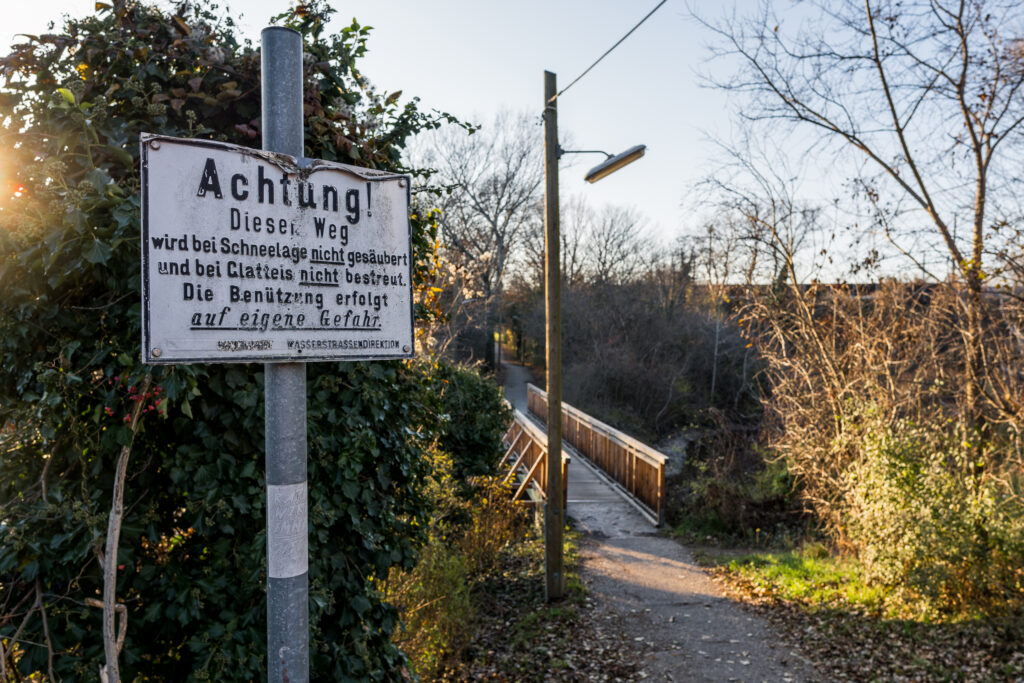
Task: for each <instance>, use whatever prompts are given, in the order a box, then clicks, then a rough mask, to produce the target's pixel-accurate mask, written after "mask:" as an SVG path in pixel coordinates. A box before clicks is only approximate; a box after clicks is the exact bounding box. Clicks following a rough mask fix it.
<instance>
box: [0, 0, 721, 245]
mask: <svg viewBox="0 0 1024 683" xmlns="http://www.w3.org/2000/svg"><path fill="white" fill-rule="evenodd" d="M222 4H224V3H223V2H222ZM227 4H229V5H233V6H235V7H237V8H239V9H242V8H244V12H243V13H242V14H241V16H239V14H238V10H235V11H234V12H233V13H232V14H233V16H235V17H236V19H237V20H238V21H239V25H240V29H241V32H242V35H243V37H249V38H251V39H253V40H254V41H257V40H258V39H259V31H260V29H261V28H262V27H263V26H265V25H266V23H267V19H268V18H269V17H270V16H272V15H274V14H276V13H278V12H280V11H282V10H284V9H287V8H288V7H289V6H290V4H291V3H290V2H288V0H245V1H244V2H242V1H240V0H235V2H233V3H231V2H228V3H227ZM656 4H657V0H643V1H634V2H626V1H625V0H557V1H551V0H548V1H544V0H517V1H516V2H481V0H417V1H415V2H414V1H412V0H348V1H345V2H341V1H336V2H333V3H332V5H333V6H334V7H336V8H337V9H338V13H337V14H336V15H335V19H334V21H335V22H336V25H337V26H338V27H340V26H342V25H345V24H347V23H348V22H350V21H351V19H352V18H356V19H358V21H359V22H360V23H361V24H363V25H368V26H372V27H373V29H374V30H373V32H372V34H371V36H370V41H369V53H368V55H367V57H366V58H365V60H364V61H363V63H362V71H363V73H364V74H366V75H367V76H368V77H369V78H370V80H371V81H372V82H373V83H374V84H375V85H376V86H377V87H378V88H379V89H382V90H387V91H388V92H391V91H394V90H402V91H403V99H404V98H407V97H411V96H414V95H415V96H419V97H420V99H421V101H422V106H423V107H424V108H426V109H430V108H436V109H440V110H443V111H447V112H450V113H452V114H454V115H456V116H458V117H460V118H462V119H467V120H472V121H474V122H478V123H484V124H486V123H487V122H488V121H489V120H490V119H491V118H492V117H493V116H494V114H495V113H497V112H499V111H502V110H511V111H524V112H527V113H531V114H532V113H536V114H537V115H538V116H539V115H540V113H541V110H542V108H543V99H544V97H543V95H544V90H543V85H544V71H545V70H549V71H552V72H554V73H555V74H556V75H557V77H558V85H559V88H562V87H565V86H566V85H568V84H569V82H570V81H572V80H573V79H574V78H576V76H578V75H579V74H580V73H582V72H583V71H584V70H585V69H586V68H587V67H588V66H589V65H590V64H591V63H592V62H593V61H594V60H596V59H597V58H598V57H599V56H600V55H601V54H602V53H603V52H604V51H605V50H607V49H608V48H609V47H611V46H612V45H613V44H614V43H615V42H616V41H617V40H618V39H619V38H620V37H622V36H623V35H624V34H625V33H626V32H627V31H628V30H629V29H630V28H632V27H633V26H634V25H635V24H636V23H637V22H638V21H639V20H640V19H641V18H643V16H644V15H645V14H647V12H649V11H650V10H651V9H652V8H653V7H654V6H655V5H656ZM695 4H697V5H698V6H699V7H700V8H701V10H702V11H703V10H705V9H706V10H707V11H720V10H719V9H718V8H719V7H721V6H723V5H725V4H732V3H718V2H711V1H710V0H696V3H695ZM94 6H95V0H32V2H14V1H12V0H3V2H2V5H0V27H2V28H0V40H2V41H3V43H4V47H7V46H8V45H10V44H11V43H12V42H14V41H15V38H14V36H15V34H17V33H38V32H42V31H45V30H46V25H47V23H48V22H49V21H51V20H55V21H58V22H59V20H60V17H61V16H62V15H64V14H68V15H71V16H84V15H86V14H88V13H90V12H92V11H93V8H94ZM709 39H710V36H709V35H707V32H706V31H705V30H703V29H702V28H701V27H700V26H699V24H697V23H696V22H695V21H693V19H691V18H690V17H689V12H688V9H687V4H686V1H685V0H668V2H667V3H666V4H665V5H664V6H663V7H661V9H659V10H658V11H657V13H655V14H654V15H653V16H652V17H651V18H650V19H649V20H648V21H647V22H646V23H644V25H643V26H641V27H640V28H639V29H637V31H636V32H635V33H633V35H632V36H630V37H629V38H628V39H627V40H626V41H625V42H624V43H623V44H622V45H621V46H619V47H618V48H617V49H616V50H615V51H614V52H612V53H611V54H610V55H608V56H607V57H606V58H605V59H604V60H603V61H602V62H601V63H600V64H599V65H597V66H596V67H595V68H594V69H593V70H592V71H591V72H590V73H589V74H588V75H587V76H586V77H584V78H583V79H582V80H580V81H579V82H578V83H576V84H575V85H574V86H573V87H572V88H571V89H570V90H568V91H567V92H566V93H565V94H564V95H562V96H561V97H560V98H559V100H558V122H559V130H560V132H561V133H562V137H563V139H564V138H565V136H566V135H567V134H568V135H571V137H572V140H573V142H574V147H575V148H577V149H599V150H605V151H607V152H610V153H612V154H616V153H618V152H621V151H623V150H625V149H627V148H629V147H632V146H633V145H636V144H645V145H647V154H646V156H645V157H644V158H643V159H641V160H639V161H637V162H635V163H634V164H632V165H630V166H628V167H626V168H624V169H622V170H620V171H617V172H616V173H614V174H613V175H611V176H608V177H606V178H604V179H602V180H600V181H599V182H597V183H595V184H592V185H591V184H588V183H585V182H584V181H583V175H584V173H585V172H586V171H587V169H589V168H590V167H591V166H592V165H594V164H596V163H598V162H599V161H601V159H602V158H603V157H601V156H600V155H579V156H576V157H575V158H573V157H568V156H567V157H563V164H562V167H561V174H560V181H561V196H562V201H563V203H564V202H565V201H566V200H568V198H569V197H570V196H571V195H576V194H583V195H584V196H585V198H586V199H587V201H588V202H589V203H591V205H592V206H595V207H600V206H601V205H602V204H612V205H621V206H633V207H636V208H637V209H639V211H640V212H641V213H642V214H644V215H645V216H646V217H647V219H648V221H649V226H650V230H651V232H652V234H653V235H654V236H655V237H657V238H659V239H661V240H662V241H664V242H668V241H670V240H672V239H673V238H674V237H675V236H677V235H679V234H681V233H682V232H683V231H684V230H690V231H692V230H694V229H695V228H696V226H695V225H693V222H694V219H693V218H692V217H689V216H687V215H685V214H684V210H683V204H684V199H685V197H686V195H687V192H688V191H689V189H690V188H692V187H693V185H694V184H695V183H696V182H697V181H698V180H699V179H700V178H702V177H703V176H705V175H707V173H708V172H709V171H710V170H711V167H712V165H713V164H714V158H715V155H716V145H715V144H714V142H713V139H714V138H715V137H716V136H717V137H725V136H727V135H728V130H729V121H730V115H729V113H728V109H729V107H728V102H727V100H726V97H725V95H724V94H723V93H721V92H719V91H716V90H713V89H707V88H704V87H701V82H700V78H699V76H698V72H700V71H702V70H707V69H708V68H709V67H708V65H707V64H706V63H705V62H706V58H707V50H706V43H707V41H708V40H709ZM566 162H568V163H566Z"/></svg>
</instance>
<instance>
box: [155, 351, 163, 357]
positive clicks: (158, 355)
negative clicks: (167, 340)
mask: <svg viewBox="0 0 1024 683" xmlns="http://www.w3.org/2000/svg"><path fill="white" fill-rule="evenodd" d="M162 353H163V351H161V350H160V349H153V358H159V357H160V355H161V354H162Z"/></svg>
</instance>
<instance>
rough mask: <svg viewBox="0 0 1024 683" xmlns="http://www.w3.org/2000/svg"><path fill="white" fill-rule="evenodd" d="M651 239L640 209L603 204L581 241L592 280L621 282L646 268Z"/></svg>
mask: <svg viewBox="0 0 1024 683" xmlns="http://www.w3.org/2000/svg"><path fill="white" fill-rule="evenodd" d="M653 246H654V245H653V243H652V241H651V239H650V237H648V235H647V234H646V231H645V227H644V223H643V218H642V216H641V215H640V212H639V211H637V210H636V209H635V208H632V207H622V206H605V207H603V208H602V209H601V210H600V211H599V212H598V213H597V214H595V215H594V217H593V220H592V222H591V223H590V228H589V230H588V231H587V235H586V240H585V241H584V244H583V250H584V255H585V258H586V266H587V268H586V270H587V273H588V276H589V279H590V280H591V281H592V282H595V283H598V284H600V283H624V282H628V281H630V280H633V279H635V278H636V277H637V276H638V275H640V274H641V273H642V272H644V271H645V270H646V267H647V265H648V264H649V262H650V259H651V257H652V250H653Z"/></svg>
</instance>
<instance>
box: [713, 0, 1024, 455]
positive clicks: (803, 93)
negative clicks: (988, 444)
mask: <svg viewBox="0 0 1024 683" xmlns="http://www.w3.org/2000/svg"><path fill="white" fill-rule="evenodd" d="M815 7H816V8H817V12H816V15H817V16H816V17H815V19H814V22H813V24H809V25H807V27H806V29H805V30H796V31H791V30H790V24H789V23H788V21H787V20H788V19H789V18H788V17H780V16H779V15H777V14H776V13H775V11H774V9H773V5H772V4H771V3H764V4H763V5H762V10H761V12H760V14H759V15H758V16H756V17H754V18H753V19H751V20H749V21H744V20H739V19H734V20H732V21H729V22H726V23H724V24H720V25H713V24H711V23H707V24H706V25H707V26H709V27H710V28H712V29H713V30H714V31H716V32H717V34H718V35H719V36H720V37H721V38H722V39H723V41H724V44H725V46H724V47H722V48H721V49H720V54H723V55H729V56H731V57H734V58H739V59H740V60H741V62H742V63H743V64H744V67H743V69H742V71H741V72H740V73H739V75H737V76H736V77H735V78H733V79H732V80H728V81H724V82H719V83H718V84H719V85H721V86H723V87H726V88H729V89H731V90H734V91H740V92H743V93H748V94H750V95H751V97H749V98H748V100H747V102H748V104H747V106H746V107H745V109H744V111H743V115H744V117H745V118H746V119H747V120H748V121H760V122H769V123H770V124H771V125H773V126H774V127H776V128H778V125H779V122H780V121H781V122H791V123H793V124H795V125H796V126H798V127H803V128H806V129H810V130H814V131H817V132H818V133H819V134H820V135H821V138H822V141H823V142H825V143H835V144H836V145H837V146H836V147H833V150H835V149H849V150H856V152H857V153H858V154H859V155H862V158H864V159H866V161H867V164H868V166H867V168H868V169H869V172H867V173H863V174H860V175H859V176H858V179H857V183H858V186H859V188H860V190H861V192H862V196H863V197H864V198H865V199H866V200H867V201H868V202H869V203H870V204H871V206H872V207H873V208H874V209H875V219H876V221H877V225H878V227H879V228H881V229H882V230H883V231H884V233H885V235H886V236H887V237H888V238H889V239H890V240H891V243H892V245H893V246H894V248H895V249H897V250H898V251H899V252H900V253H902V254H903V255H904V256H905V257H906V258H908V259H910V260H911V261H913V262H914V263H917V264H918V265H919V266H921V268H922V270H923V271H926V272H928V271H929V264H928V263H926V262H925V260H924V259H922V251H921V247H922V245H923V243H924V242H922V241H921V239H922V237H923V239H924V240H925V241H926V242H928V243H930V244H932V245H934V246H936V247H938V248H940V249H942V250H944V254H945V256H946V258H947V259H948V261H949V262H950V264H951V270H952V274H953V275H954V276H955V277H954V278H953V280H952V282H953V284H954V286H955V287H957V288H958V289H959V290H960V291H961V292H962V293H963V296H962V297H961V299H962V301H963V307H964V316H963V317H964V325H963V327H962V329H961V338H962V339H961V341H962V347H963V351H964V355H963V358H964V369H965V382H964V391H963V397H962V416H963V420H964V424H965V426H966V427H967V428H968V429H970V430H973V431H975V432H976V433H977V435H978V436H979V437H980V438H977V439H974V440H973V441H974V442H975V443H977V444H983V443H984V442H985V432H986V424H987V420H988V417H987V416H986V411H985V408H986V407H988V408H990V409H994V415H996V416H997V417H1001V416H1007V415H1009V414H1012V413H1016V412H1018V407H1017V406H1014V405H1012V404H1011V403H1008V402H1006V401H1005V400H1004V399H1003V397H1002V396H1000V395H999V394H998V393H996V392H993V391H990V390H989V389H988V387H990V386H991V385H992V383H991V382H987V381H986V379H985V378H986V375H987V373H989V372H990V370H991V367H990V366H989V363H988V359H987V357H986V351H985V340H986V323H985V319H986V314H985V306H986V302H985V299H984V297H983V284H984V283H985V280H986V277H987V275H988V274H987V272H986V267H985V264H984V263H983V259H984V257H985V255H986V246H987V245H986V238H987V233H986V228H987V226H988V225H989V224H991V223H993V222H997V221H998V219H996V220H993V215H992V214H993V213H997V212H998V211H999V200H1000V198H1001V196H1004V195H1005V194H1006V193H1007V191H1008V186H1007V184H1006V183H1007V181H1009V178H1008V177H1007V176H1006V175H1004V174H1003V172H1002V170H1003V169H1005V168H1006V166H1005V164H1006V163H1007V160H1006V157H1007V156H1008V155H1007V154H1006V153H1005V152H1006V151H1008V150H1009V148H1010V147H1011V146H1012V145H1019V143H1020V141H1021V136H1020V132H1021V131H1020V129H1021V123H1022V121H1024V98H1022V97H1021V86H1022V85H1024V70H1022V69H1021V68H1020V51H1019V42H1018V40H1019V37H1020V36H1021V35H1024V5H1021V4H1020V3H1019V2H1016V1H1012V0H908V1H900V0H877V1H876V0H865V2H864V3H863V5H862V7H861V8H860V9H858V8H857V7H856V6H855V5H853V4H852V3H849V2H846V1H845V0H835V1H830V0H822V1H821V2H818V3H816V4H815ZM800 9H801V11H802V12H806V9H805V8H800ZM961 217H962V219H961ZM958 223H963V224H966V225H968V226H970V229H969V230H968V231H966V234H957V233H956V231H955V228H956V226H957V225H958ZM921 224H926V225H928V226H930V228H929V230H928V231H927V233H925V234H924V235H923V236H922V235H921V234H915V232H914V230H912V226H914V225H921ZM929 237H931V238H933V239H929ZM908 240H917V241H913V242H908ZM980 448H981V446H980V445H979V446H978V449H979V451H980Z"/></svg>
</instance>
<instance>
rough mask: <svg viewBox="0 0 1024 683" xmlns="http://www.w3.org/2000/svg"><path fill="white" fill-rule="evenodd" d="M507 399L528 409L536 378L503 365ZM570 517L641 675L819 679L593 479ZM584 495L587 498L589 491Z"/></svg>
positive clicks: (601, 609) (572, 498) (603, 609)
mask: <svg viewBox="0 0 1024 683" xmlns="http://www.w3.org/2000/svg"><path fill="white" fill-rule="evenodd" d="M504 369H505V373H504V374H505V393H506V396H507V397H508V398H509V401H510V402H511V403H512V404H513V405H514V406H516V408H519V409H520V410H521V411H523V412H525V411H526V382H528V381H529V380H530V374H529V372H528V371H527V370H526V369H525V368H524V367H523V366H521V365H518V364H515V363H508V362H506V363H504ZM580 467H585V466H583V465H581V464H579V463H576V462H574V463H573V465H571V468H570V472H569V495H568V498H569V504H568V509H567V513H568V515H569V517H570V518H571V519H572V520H574V522H575V524H576V526H577V528H579V529H580V530H581V531H582V532H583V535H584V540H583V544H582V547H581V554H582V560H583V562H582V565H583V566H582V575H583V579H584V581H585V582H586V583H587V585H588V586H589V588H590V597H591V599H592V600H593V601H594V602H595V603H596V605H597V613H598V616H606V617H609V618H615V620H616V621H617V622H618V623H619V624H621V625H622V628H623V630H624V634H625V637H628V638H630V639H632V641H633V642H634V644H635V646H636V648H637V649H638V650H639V651H640V659H641V669H642V672H643V673H642V676H643V677H645V678H647V679H649V680H656V681H794V682H799V681H816V680H819V675H818V674H817V673H816V672H815V670H814V667H813V666H812V665H811V663H810V662H809V661H807V660H806V659H804V658H803V657H802V656H801V655H800V654H799V653H797V652H796V651H795V650H794V649H793V648H792V647H790V646H789V645H787V644H785V643H784V642H783V641H781V640H780V639H779V638H778V636H777V635H776V634H774V633H773V632H772V630H771V627H770V626H769V625H768V623H767V622H765V621H764V620H763V619H761V618H760V617H758V616H757V615H755V614H752V613H750V612H748V611H746V610H744V609H743V608H742V607H741V606H740V605H739V604H738V603H736V602H734V601H732V600H730V599H729V598H727V597H725V596H724V594H723V593H722V591H721V589H720V588H719V586H718V585H717V584H716V583H715V582H714V581H713V580H712V579H711V578H710V577H709V576H708V575H707V574H706V573H705V572H704V570H703V569H702V568H701V567H700V566H698V565H697V564H696V563H695V562H694V561H693V557H692V555H691V554H690V551H689V550H687V548H686V547H684V546H683V545H682V544H680V543H679V542H678V541H676V540H675V539H672V538H670V537H668V536H665V535H663V534H661V533H660V532H658V530H657V529H655V528H654V527H652V526H651V524H650V523H649V522H648V521H647V520H646V519H644V518H643V517H642V516H641V515H640V514H639V513H638V512H637V511H636V510H635V509H634V508H633V507H632V506H631V505H630V504H629V503H627V502H626V501H625V500H623V499H622V498H621V497H620V496H618V494H616V493H614V491H612V489H611V488H610V487H607V486H606V487H605V489H607V490H606V491H601V492H597V490H596V489H594V488H593V486H594V485H593V477H582V476H577V477H576V481H578V483H579V484H580V485H582V484H583V483H584V482H583V481H582V480H583V479H584V478H585V479H586V487H587V488H586V489H583V488H579V489H577V491H578V493H576V494H574V472H578V473H579V474H585V473H584V472H583V471H581V470H580V469H579V468H580ZM584 490H586V491H587V493H584Z"/></svg>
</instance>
